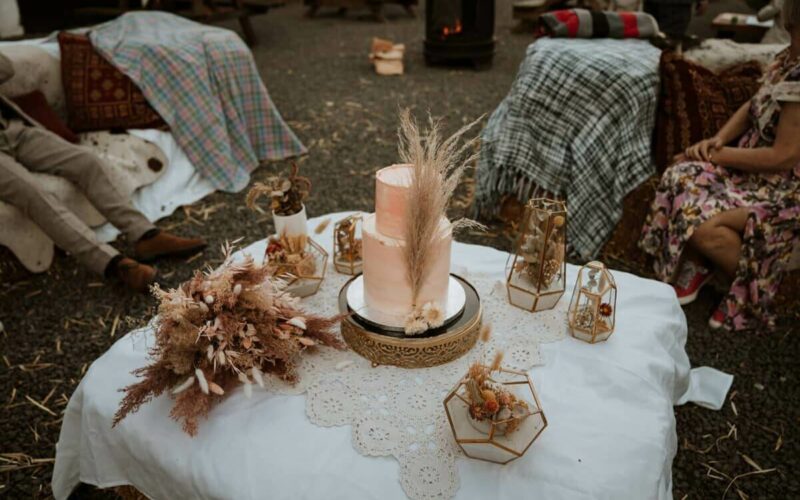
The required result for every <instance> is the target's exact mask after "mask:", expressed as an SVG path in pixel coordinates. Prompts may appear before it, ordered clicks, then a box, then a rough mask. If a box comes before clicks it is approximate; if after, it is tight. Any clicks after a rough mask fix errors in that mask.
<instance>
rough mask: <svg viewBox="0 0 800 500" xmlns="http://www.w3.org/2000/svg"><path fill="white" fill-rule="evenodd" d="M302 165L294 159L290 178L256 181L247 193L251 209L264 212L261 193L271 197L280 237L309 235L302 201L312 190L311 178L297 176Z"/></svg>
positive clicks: (278, 176) (280, 176)
mask: <svg viewBox="0 0 800 500" xmlns="http://www.w3.org/2000/svg"><path fill="white" fill-rule="evenodd" d="M298 171H299V167H298V166H297V164H296V163H294V162H292V170H291V171H290V172H289V175H288V176H287V177H283V176H282V175H276V176H272V177H268V178H267V179H266V180H265V181H264V182H256V183H255V184H253V187H252V188H251V189H250V191H249V192H248V193H247V198H246V203H247V206H248V207H249V208H250V209H252V210H256V211H259V212H262V213H263V210H262V209H261V208H260V207H259V206H258V204H257V201H258V199H259V198H261V197H262V196H268V197H269V199H270V205H269V206H270V209H271V210H272V218H273V220H274V222H275V234H276V235H278V236H283V235H286V236H299V235H307V234H308V228H307V222H308V220H307V216H306V207H305V205H304V204H303V201H304V200H305V199H306V198H308V195H309V193H310V192H311V180H310V179H309V178H308V177H303V176H300V175H298Z"/></svg>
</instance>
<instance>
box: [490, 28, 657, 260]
mask: <svg viewBox="0 0 800 500" xmlns="http://www.w3.org/2000/svg"><path fill="white" fill-rule="evenodd" d="M659 57H660V51H659V50H658V49H656V48H655V47H653V46H651V45H650V44H649V43H648V42H645V41H642V40H567V39H550V38H542V39H539V40H537V41H536V42H535V43H533V44H531V45H530V46H529V47H528V51H527V55H526V57H525V60H524V61H523V62H522V64H521V65H520V69H519V73H518V74H517V77H516V80H515V81H514V83H513V85H512V87H511V91H510V92H509V94H508V95H507V96H506V97H505V99H503V101H502V102H501V103H500V105H499V106H498V108H497V109H496V110H495V111H494V113H492V115H491V117H490V118H489V122H488V124H487V126H486V128H485V129H484V130H483V132H482V135H481V153H480V158H479V160H478V171H477V190H476V208H477V210H478V211H479V212H482V213H491V212H495V211H496V210H497V207H498V206H499V201H500V198H501V197H502V196H503V195H506V194H513V195H514V196H516V197H517V198H518V199H520V200H521V201H526V200H527V199H528V198H530V197H533V196H536V195H538V193H541V190H545V191H547V192H549V193H553V194H555V195H557V196H560V197H564V198H566V200H567V208H568V210H569V226H568V228H567V237H568V241H569V243H570V246H571V250H572V252H573V253H574V254H576V255H577V256H578V257H581V258H583V259H591V258H593V257H594V256H595V255H596V254H597V252H598V251H599V250H600V248H601V247H602V246H603V244H604V243H605V241H606V240H607V239H608V237H609V236H610V235H611V232H612V231H613V230H614V227H615V225H616V223H617V222H618V220H619V218H620V217H621V215H622V199H623V198H624V197H625V195H626V194H628V193H629V192H630V191H631V190H633V189H634V188H636V187H637V186H638V185H639V184H641V183H642V182H643V181H644V180H645V179H647V178H648V177H650V176H651V175H653V174H654V173H655V167H654V165H653V161H652V159H651V154H650V141H651V137H652V134H653V126H654V122H655V111H656V101H657V95H658V89H659V78H658V68H659V66H658V64H659Z"/></svg>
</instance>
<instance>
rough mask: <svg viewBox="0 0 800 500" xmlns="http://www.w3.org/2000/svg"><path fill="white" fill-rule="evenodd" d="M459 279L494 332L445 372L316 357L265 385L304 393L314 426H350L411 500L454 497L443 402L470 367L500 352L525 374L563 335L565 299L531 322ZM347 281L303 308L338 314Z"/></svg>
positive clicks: (333, 283)
mask: <svg viewBox="0 0 800 500" xmlns="http://www.w3.org/2000/svg"><path fill="white" fill-rule="evenodd" d="M462 275H463V273H462ZM464 277H465V278H466V279H467V280H468V281H469V282H470V283H471V284H472V285H473V286H474V287H475V288H476V289H477V290H478V293H479V294H480V297H481V301H482V303H483V314H484V317H483V322H484V324H486V323H488V324H491V325H492V331H493V333H492V337H491V340H490V341H489V342H488V345H486V346H482V345H481V344H480V343H479V344H478V345H476V346H475V347H474V348H473V349H472V351H470V352H469V353H468V354H467V355H466V356H464V357H462V358H460V359H457V360H455V361H452V362H450V363H448V364H445V365H441V366H435V367H431V368H422V369H415V370H409V369H404V368H397V367H393V366H378V367H375V368H373V367H372V364H371V363H370V361H368V360H366V359H364V358H361V357H360V356H359V355H358V354H356V353H355V352H353V351H336V350H334V349H320V350H319V351H317V352H316V353H314V354H312V355H309V356H304V357H303V360H302V362H301V363H300V366H299V367H298V376H299V378H300V381H299V382H298V383H297V384H296V385H294V386H289V385H287V384H285V383H283V382H282V381H280V380H277V379H275V378H273V377H268V380H265V382H268V390H273V391H276V392H279V393H283V394H302V393H305V394H306V414H307V415H308V418H309V419H310V420H311V422H312V423H314V424H315V425H319V426H324V427H330V426H340V425H350V426H351V427H352V440H353V447H354V448H355V449H356V450H357V451H358V452H359V453H361V454H362V455H367V456H393V457H395V458H396V459H397V461H398V462H399V463H400V484H401V485H402V487H403V490H404V491H405V493H406V494H407V495H408V496H409V497H410V498H412V499H427V498H450V497H452V496H453V495H455V493H456V491H457V490H458V486H459V480H458V471H457V469H456V464H455V460H456V457H457V456H459V455H461V450H460V448H459V447H458V445H457V444H456V442H455V440H454V439H453V435H452V432H451V431H450V426H449V424H448V422H447V416H446V414H445V411H444V406H443V404H442V402H443V401H444V398H445V396H446V395H447V393H448V392H449V391H450V390H451V389H452V388H453V387H455V385H456V383H457V382H458V381H459V380H460V378H461V377H462V376H463V375H464V374H465V373H466V371H467V368H468V367H469V365H470V364H471V363H472V362H473V361H475V360H477V359H479V358H481V357H485V358H486V359H491V358H492V357H493V356H494V353H495V352H496V351H497V350H502V351H503V352H504V353H505V355H506V356H505V358H504V361H503V364H504V365H506V366H508V367H510V368H516V369H519V370H525V371H527V370H530V369H531V368H532V367H533V366H535V365H537V364H540V363H541V361H542V360H541V355H540V351H539V344H540V343H542V342H552V341H556V340H560V339H561V338H563V337H564V336H565V335H566V327H565V322H566V320H565V318H566V308H567V304H566V303H567V300H564V298H563V297H562V300H560V301H559V303H558V305H557V306H556V307H555V308H554V309H553V310H550V311H544V312H539V313H535V314H534V313H530V312H527V311H524V310H521V309H518V308H516V307H513V306H511V305H510V304H508V302H507V301H506V290H505V284H504V283H503V282H501V281H498V280H497V279H495V278H490V277H488V276H486V275H480V274H477V275H471V276H464ZM348 279H349V276H344V275H341V274H338V273H336V272H335V271H332V270H331V273H330V274H329V275H328V276H326V278H325V281H324V282H323V284H322V287H321V288H320V290H319V292H318V293H317V294H316V295H314V296H312V297H309V298H307V299H304V301H303V306H304V308H307V309H308V310H312V311H314V312H315V313H318V314H330V315H333V314H337V313H338V306H337V302H338V295H339V290H340V289H341V287H342V286H343V285H344V284H345V283H346V282H347V280H348ZM534 382H535V381H534ZM544 410H545V412H546V411H547V408H545V409H544Z"/></svg>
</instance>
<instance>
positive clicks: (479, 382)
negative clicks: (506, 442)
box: [466, 353, 531, 435]
mask: <svg viewBox="0 0 800 500" xmlns="http://www.w3.org/2000/svg"><path fill="white" fill-rule="evenodd" d="M502 359H503V356H502V353H498V354H497V356H495V359H494V361H493V362H492V364H491V365H490V366H486V365H484V364H482V363H479V362H475V363H473V364H472V366H470V368H469V372H468V373H467V381H466V396H467V400H468V401H469V416H470V418H472V419H473V420H475V421H477V422H484V421H491V422H494V428H495V432H496V433H498V434H500V435H508V434H511V433H512V432H514V431H515V430H517V429H518V428H519V425H520V424H521V423H522V421H523V420H525V419H526V418H527V417H528V416H530V414H531V411H530V407H529V406H528V403H527V402H525V401H524V400H522V399H520V398H518V397H517V396H515V395H514V394H513V393H511V392H510V391H508V390H507V389H505V388H504V387H503V385H501V384H498V383H496V382H495V381H494V380H493V379H492V373H493V372H496V371H499V370H500V363H501V362H502ZM486 424H487V425H486V426H485V427H486V429H487V430H486V432H488V429H489V428H490V427H491V424H489V423H488V422H486Z"/></svg>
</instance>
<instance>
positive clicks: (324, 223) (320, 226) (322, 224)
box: [314, 217, 331, 234]
mask: <svg viewBox="0 0 800 500" xmlns="http://www.w3.org/2000/svg"><path fill="white" fill-rule="evenodd" d="M330 223H331V219H330V217H327V218H325V219H323V220H322V222H320V223H319V224H317V227H316V228H315V229H314V233H315V234H322V231H324V230H325V228H327V227H328V225H330Z"/></svg>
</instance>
